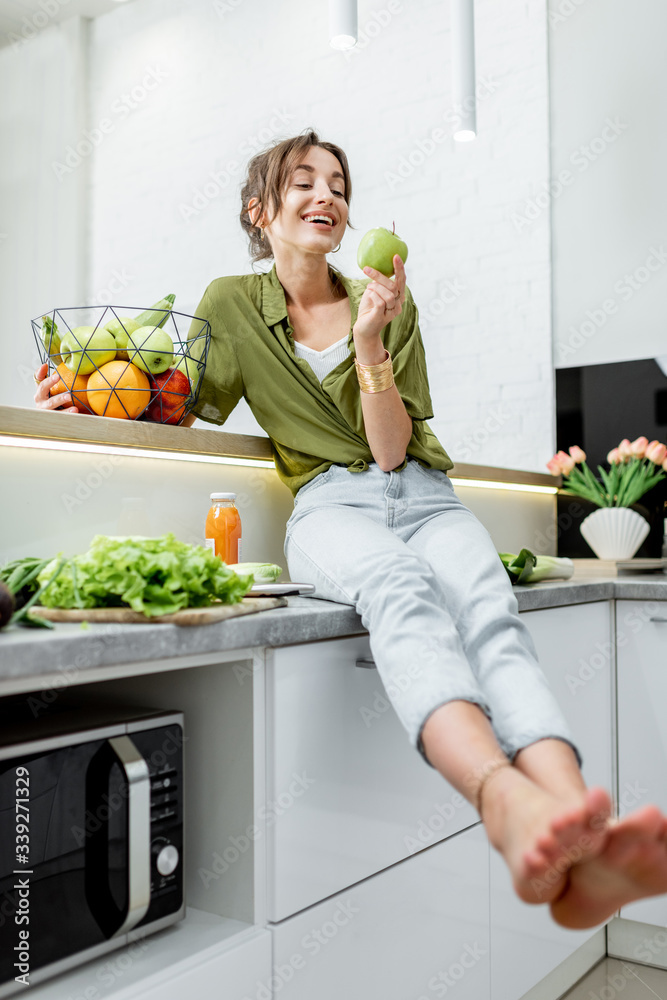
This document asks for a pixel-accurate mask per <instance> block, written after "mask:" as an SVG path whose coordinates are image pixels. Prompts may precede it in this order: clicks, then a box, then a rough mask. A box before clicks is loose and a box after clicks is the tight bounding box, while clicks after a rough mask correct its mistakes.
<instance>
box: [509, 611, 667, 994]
mask: <svg viewBox="0 0 667 1000" xmlns="http://www.w3.org/2000/svg"><path fill="white" fill-rule="evenodd" d="M521 618H522V620H523V621H524V622H525V623H526V625H527V626H528V628H529V629H530V633H531V635H532V637H533V641H534V642H535V647H536V649H537V655H538V659H539V661H540V665H541V667H542V670H543V671H544V673H545V676H546V678H547V680H548V681H549V686H550V687H551V690H552V691H553V693H554V695H555V697H556V699H557V700H558V703H559V705H560V706H561V708H562V710H563V713H564V714H565V717H566V718H567V721H568V723H569V725H570V728H571V730H572V734H573V736H574V739H575V741H576V742H577V745H578V746H579V748H580V751H581V755H582V757H583V759H584V766H583V774H584V777H585V778H586V781H587V783H588V784H590V785H602V786H603V787H605V788H607V789H608V790H611V787H612V746H613V733H612V683H613V651H612V650H611V644H610V640H611V605H610V602H608V601H605V602H596V603H593V604H575V605H571V606H568V607H561V608H549V609H545V610H542V611H528V612H524V613H523V614H522V616H521ZM665 627H666V628H667V626H665ZM595 933H596V931H595V929H593V930H585V931H571V930H565V928H562V927H559V926H558V925H557V924H555V923H554V922H553V920H552V919H551V916H550V914H549V910H548V908H547V907H536V906H529V905H528V904H527V903H523V902H522V901H521V900H520V899H519V898H518V897H517V896H516V894H515V893H514V890H513V889H512V884H511V880H510V877H509V873H508V871H507V867H506V866H505V864H504V862H503V861H502V859H501V858H500V855H499V854H497V853H496V852H495V851H492V852H491V962H492V968H493V970H494V971H493V981H492V986H491V994H492V998H493V1000H516V998H517V997H520V996H523V994H524V993H526V992H527V991H528V990H529V989H530V988H531V987H533V986H535V984H536V983H538V982H539V981H540V980H541V979H543V978H544V976H546V975H547V974H548V973H549V972H551V971H552V969H555V968H556V966H557V965H559V964H560V963H561V962H562V961H564V960H565V959H566V958H568V957H569V956H570V955H571V954H572V953H573V952H575V951H576V950H577V948H579V947H581V945H582V944H583V943H584V942H585V941H586V940H587V939H588V938H590V937H591V936H593V935H594V934H595ZM528 941H529V942H530V947H526V942H528ZM601 948H602V951H601V953H600V956H599V957H600V958H601V957H602V954H603V953H604V947H603V945H601ZM545 996H546V994H545Z"/></svg>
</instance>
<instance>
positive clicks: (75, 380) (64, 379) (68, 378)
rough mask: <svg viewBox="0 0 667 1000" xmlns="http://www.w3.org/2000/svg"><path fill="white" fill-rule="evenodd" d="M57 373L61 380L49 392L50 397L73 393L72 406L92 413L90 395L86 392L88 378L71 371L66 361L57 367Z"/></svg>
mask: <svg viewBox="0 0 667 1000" xmlns="http://www.w3.org/2000/svg"><path fill="white" fill-rule="evenodd" d="M56 371H57V372H58V374H59V375H60V378H59V379H58V381H57V382H56V384H55V385H54V386H52V387H51V389H50V390H49V395H51V396H57V395H58V393H59V392H71V394H72V405H73V406H78V407H79V409H81V410H85V411H86V412H87V413H90V406H89V405H88V393H87V392H86V391H85V389H86V386H87V385H88V376H87V375H75V374H74V372H71V371H70V370H69V368H68V367H67V365H66V364H65V362H64V361H62V362H61V363H60V364H59V365H57V366H56Z"/></svg>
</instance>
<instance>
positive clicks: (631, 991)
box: [562, 958, 667, 1000]
mask: <svg viewBox="0 0 667 1000" xmlns="http://www.w3.org/2000/svg"><path fill="white" fill-rule="evenodd" d="M616 997H621V998H622V1000H656V998H657V1000H667V972H665V971H664V970H663V969H652V968H651V967H650V966H648V965H637V963H636V962H626V961H623V960H621V959H618V958H604V959H603V960H602V961H601V962H600V964H599V965H596V966H595V968H594V969H591V971H590V972H589V973H588V974H587V975H585V976H584V978H583V979H580V980H579V982H578V983H577V985H576V986H575V987H573V989H571V990H570V992H569V993H566V994H565V996H564V997H562V1000H616Z"/></svg>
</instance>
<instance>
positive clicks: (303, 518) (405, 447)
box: [35, 131, 667, 927]
mask: <svg viewBox="0 0 667 1000" xmlns="http://www.w3.org/2000/svg"><path fill="white" fill-rule="evenodd" d="M350 194H351V184H350V175H349V169H348V164H347V159H346V156H345V154H344V152H343V151H342V150H341V149H339V148H338V147H337V146H335V145H333V144H331V143H325V142H321V141H320V140H319V138H318V136H317V134H316V133H315V132H313V131H308V132H307V133H306V134H302V135H300V136H297V137H295V138H292V139H288V140H285V141H282V142H278V143H276V144H275V145H274V146H273V147H271V148H269V149H267V150H266V151H264V152H263V153H260V154H258V155H257V156H255V157H254V158H253V159H252V160H251V162H250V165H249V173H248V178H247V180H246V183H245V186H244V188H243V191H242V201H243V205H242V211H241V223H242V226H243V227H244V229H245V230H246V232H247V233H248V236H249V239H250V244H251V253H252V258H253V260H254V261H256V260H262V259H271V258H273V259H274V261H275V264H274V267H273V269H272V270H271V271H270V272H268V273H261V274H254V273H253V274H250V275H244V276H240V277H229V278H220V279H218V280H217V281H214V282H212V284H211V285H209V287H208V288H207V289H206V292H205V293H204V297H203V299H202V301H201V303H200V305H199V306H198V308H197V316H201V317H206V318H207V319H209V321H210V323H211V328H212V333H213V335H212V343H211V349H210V353H209V358H208V361H207V367H206V374H205V378H204V381H203V383H202V387H201V392H200V396H199V399H198V402H197V407H196V411H195V412H196V415H197V416H200V417H201V418H202V419H204V420H207V421H212V422H215V423H219V424H221V423H224V421H225V420H226V418H227V417H228V416H229V414H230V413H231V411H232V410H233V408H234V407H235V405H236V404H237V402H238V401H239V399H240V398H241V396H244V397H245V398H246V399H247V401H248V403H249V405H250V407H251V409H252V411H253V413H254V415H255V417H256V418H257V420H258V422H259V424H260V425H261V426H262V427H263V428H264V429H265V431H266V433H267V434H268V435H269V437H270V438H271V441H272V444H273V448H274V455H275V462H276V468H277V471H278V474H279V475H280V477H281V479H282V480H283V481H284V482H285V483H286V484H287V485H288V486H289V487H290V489H291V490H292V492H293V494H294V496H295V506H294V511H293V513H292V515H291V517H290V519H289V521H288V524H287V532H286V541H285V555H286V558H287V561H288V565H289V569H290V575H291V576H292V578H293V579H299V580H304V581H311V582H313V583H314V584H315V585H316V594H317V596H318V597H321V598H327V599H330V600H334V601H341V602H344V603H347V604H351V605H354V606H355V607H356V608H357V610H358V611H359V613H360V614H361V616H362V620H363V623H364V625H365V626H366V627H367V629H368V631H369V634H370V642H371V649H372V651H373V656H374V659H375V662H376V664H377V667H378V670H379V672H380V675H381V677H382V680H383V683H384V685H385V687H386V688H387V689H388V691H389V692H392V701H393V705H394V708H395V710H396V712H397V714H398V716H399V718H400V719H401V721H402V722H403V725H404V726H405V728H406V730H407V732H408V735H409V737H410V739H411V741H412V742H413V744H414V745H415V746H416V747H417V748H418V749H419V751H420V752H421V753H422V754H423V756H424V757H425V759H426V760H427V762H428V763H429V764H430V765H431V766H433V767H435V768H437V770H438V771H439V772H440V773H441V774H442V775H443V776H444V777H445V778H446V779H447V781H449V782H450V783H451V784H452V785H453V786H454V787H455V788H456V789H457V790H458V791H459V792H461V793H462V794H463V795H464V796H465V797H466V798H467V799H468V800H469V801H470V802H472V803H473V804H474V805H475V807H476V808H477V809H478V810H479V812H480V815H481V817H482V820H483V822H484V824H485V827H486V830H487V832H488V836H489V840H490V842H491V843H492V844H493V846H494V847H495V848H496V849H497V850H498V851H500V852H501V854H502V855H503V857H504V858H505V860H506V862H507V864H508V866H509V868H510V870H511V873H512V876H513V880H514V886H515V889H516V891H517V893H518V895H519V896H520V897H521V899H523V900H525V901H526V902H534V903H538V902H542V903H549V904H550V907H551V911H552V914H553V916H554V919H555V920H556V921H558V922H559V923H561V924H563V925H565V926H569V927H589V926H594V925H595V924H597V923H601V922H602V921H604V920H606V919H607V918H608V917H610V916H611V915H612V914H613V913H614V912H615V911H616V910H617V909H618V907H619V906H620V905H622V904H623V903H625V902H628V901H630V900H632V899H637V898H639V897H641V896H644V895H652V894H657V893H661V892H665V891H667V820H666V819H665V818H664V817H663V816H662V815H661V814H660V812H659V811H658V810H657V809H656V808H654V807H650V806H649V807H646V808H645V809H642V810H640V811H639V812H637V813H635V814H634V815H632V816H628V817H626V818H624V819H623V820H622V821H620V822H618V823H613V822H612V821H611V820H610V818H609V817H610V815H611V800H610V797H609V795H608V794H607V793H606V792H605V791H604V790H603V789H592V790H587V789H586V786H585V784H584V781H583V779H582V776H581V772H580V769H579V764H580V761H579V755H578V751H577V750H576V748H575V747H574V745H573V743H572V738H571V736H570V733H569V731H568V728H567V725H566V723H565V721H564V719H563V718H562V715H561V713H560V711H559V709H558V707H557V705H556V703H555V701H554V699H553V697H552V695H551V694H550V692H549V690H548V688H547V686H546V683H545V680H544V677H543V675H542V673H541V671H540V669H539V667H538V665H537V661H536V655H535V649H534V646H533V643H532V640H531V637H530V635H529V633H528V631H527V629H526V626H525V625H524V624H523V622H522V621H521V619H520V618H519V615H518V613H517V611H518V609H517V602H516V599H515V597H514V595H513V593H512V587H511V584H510V582H509V580H508V577H507V575H506V572H505V569H504V568H503V566H502V564H501V562H500V560H499V558H498V555H497V553H496V550H495V547H494V545H493V543H492V541H491V538H490V536H489V535H488V533H487V531H486V530H485V529H484V528H483V526H482V525H481V524H480V523H479V522H478V521H477V519H476V518H475V517H474V515H473V514H472V513H471V511H470V510H468V508H467V507H465V506H464V504H463V503H461V501H460V500H459V499H458V497H457V496H456V494H455V493H454V490H453V488H452V485H451V482H450V480H449V478H448V476H447V474H446V472H447V470H448V469H450V468H451V467H452V462H451V460H450V459H449V457H448V456H447V454H446V452H445V451H444V449H443V448H442V446H441V445H440V443H439V441H438V440H437V438H436V437H435V436H434V434H433V433H432V431H431V430H430V428H429V427H428V425H427V424H426V423H425V421H426V420H427V419H429V418H430V417H431V416H432V412H431V400H430V395H429V387H428V380H427V375H426V365H425V358H424V349H423V344H422V340H421V335H420V333H419V326H418V316H417V310H416V307H415V304H414V301H413V299H412V296H411V294H410V292H409V290H408V288H407V287H406V284H405V270H404V267H403V262H402V261H401V259H400V257H398V256H397V257H395V258H394V268H395V277H394V278H392V279H390V278H387V277H386V276H384V275H383V274H380V273H379V272H378V271H375V270H373V269H371V268H365V269H364V272H365V274H366V275H367V280H360V281H355V280H350V279H348V278H345V277H344V276H343V275H341V274H339V273H338V272H336V271H335V270H334V269H333V268H332V267H331V266H329V265H328V263H327V259H326V255H327V254H328V253H330V252H335V250H336V249H338V246H339V245H340V241H341V240H342V238H343V235H344V233H345V229H346V226H348V225H349V224H350V223H349V219H348V211H349V202H350ZM193 335H194V329H193ZM45 371H46V369H45V366H43V367H42V369H40V371H39V372H38V373H37V375H38V376H39V378H42V379H43V378H44V375H45ZM56 380H57V376H52V377H51V378H50V379H44V381H42V382H41V383H40V385H39V388H38V390H37V393H36V395H35V400H36V402H37V405H38V406H40V407H42V408H45V409H48V408H56V407H62V406H65V407H66V408H67V412H76V407H74V406H68V405H67V404H69V403H71V398H70V397H69V394H67V393H64V394H60V395H57V396H55V397H53V398H52V399H49V397H48V390H49V388H50V386H51V385H52V384H53V383H54V382H55V381H56ZM194 419H195V413H193V414H191V415H190V416H189V417H188V418H187V419H186V420H185V421H184V423H185V424H187V425H189V424H191V423H192V422H193V421H194ZM408 666H409V667H410V670H409V673H408V672H407V668H408ZM406 678H409V681H408V682H406Z"/></svg>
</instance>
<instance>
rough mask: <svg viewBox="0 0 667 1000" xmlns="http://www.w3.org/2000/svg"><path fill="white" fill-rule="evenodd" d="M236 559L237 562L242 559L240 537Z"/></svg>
mask: <svg viewBox="0 0 667 1000" xmlns="http://www.w3.org/2000/svg"><path fill="white" fill-rule="evenodd" d="M236 561H237V562H243V559H242V557H241V539H240V538H239V557H238V559H237V560H236Z"/></svg>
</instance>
